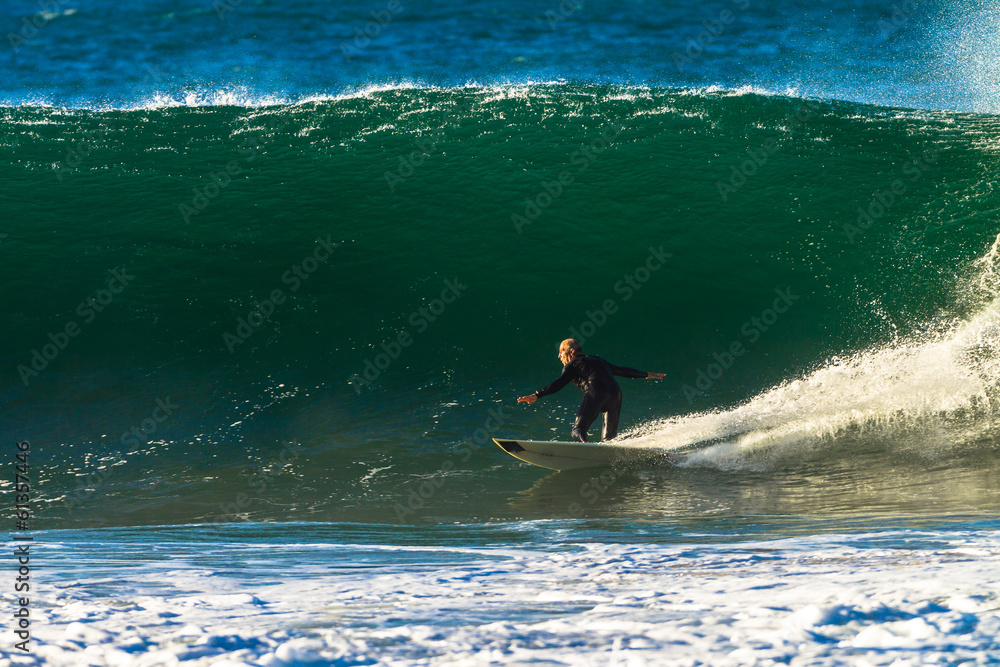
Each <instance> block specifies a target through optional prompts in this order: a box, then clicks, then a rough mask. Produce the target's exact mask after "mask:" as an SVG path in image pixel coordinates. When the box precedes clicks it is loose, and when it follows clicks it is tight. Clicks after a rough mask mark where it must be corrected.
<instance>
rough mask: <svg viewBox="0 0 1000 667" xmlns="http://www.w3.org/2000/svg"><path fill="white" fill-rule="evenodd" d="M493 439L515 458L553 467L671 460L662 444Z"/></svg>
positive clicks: (664, 461)
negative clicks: (643, 444)
mask: <svg viewBox="0 0 1000 667" xmlns="http://www.w3.org/2000/svg"><path fill="white" fill-rule="evenodd" d="M493 442H495V443H497V444H498V445H500V449H502V450H504V451H505V452H507V453H508V454H510V455H511V456H513V457H514V458H516V459H520V460H522V461H524V462H525V463H530V464H532V465H536V466H539V467H541V468H548V469H549V470H575V469H577V468H602V467H609V466H613V465H620V464H630V463H643V464H653V465H655V464H658V463H669V462H670V452H669V451H668V450H665V449H660V448H658V447H630V446H628V445H625V444H622V443H620V442H554V441H545V440H510V439H505V438H493Z"/></svg>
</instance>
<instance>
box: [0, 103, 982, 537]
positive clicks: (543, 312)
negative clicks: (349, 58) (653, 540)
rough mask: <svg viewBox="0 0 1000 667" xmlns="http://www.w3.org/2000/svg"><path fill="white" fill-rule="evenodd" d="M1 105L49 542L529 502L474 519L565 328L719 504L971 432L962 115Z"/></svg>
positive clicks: (10, 305) (519, 475) (973, 164)
mask: <svg viewBox="0 0 1000 667" xmlns="http://www.w3.org/2000/svg"><path fill="white" fill-rule="evenodd" d="M0 115H2V124H3V125H2V127H3V128H4V131H3V135H2V139H0V140H2V143H3V148H4V152H5V153H6V154H7V155H9V156H11V157H10V158H9V159H8V160H5V161H4V162H3V163H2V164H0V179H2V180H3V182H5V183H9V184H11V186H12V187H10V188H9V189H8V190H7V192H5V193H4V194H3V195H0V196H2V200H0V201H2V205H3V208H4V210H5V211H6V212H7V215H5V220H4V222H3V225H4V226H3V228H2V229H0V232H4V236H3V237H2V238H0V253H2V256H3V259H4V261H3V262H2V263H0V274H2V276H3V282H4V285H5V286H6V287H7V290H6V293H7V299H6V303H7V307H6V308H5V309H3V311H2V312H0V317H2V319H3V326H2V327H0V332H2V333H0V335H2V336H3V341H2V345H0V349H2V350H3V367H2V375H0V383H2V385H0V392H2V394H0V396H2V399H3V401H4V404H5V405H7V406H9V409H7V410H5V411H4V412H3V414H2V416H0V432H2V433H3V434H4V436H5V438H6V439H7V440H11V439H14V438H27V439H29V440H31V442H32V444H33V447H34V451H35V452H36V454H35V456H36V459H35V463H36V464H37V465H38V466H39V468H38V471H40V479H39V480H38V483H39V485H40V489H41V492H42V493H43V494H44V496H45V497H46V498H47V499H48V502H47V504H46V506H45V509H44V510H42V511H44V512H47V513H48V515H49V516H50V518H51V521H52V522H54V523H55V524H56V525H62V524H66V525H75V524H77V523H86V522H91V521H95V520H96V517H98V516H103V517H105V518H107V517H108V516H116V517H118V518H117V519H114V521H115V522H122V523H168V522H183V521H211V520H219V519H220V518H230V519H231V518H237V517H238V518H254V519H265V520H269V519H303V518H305V519H312V518H316V519H328V518H339V519H349V520H396V518H397V517H398V516H399V514H400V512H399V508H400V507H403V508H404V509H406V510H408V509H411V506H412V505H414V504H416V505H419V507H420V510H419V512H418V515H419V516H421V517H440V516H453V515H454V516H465V515H475V516H477V517H481V518H482V517H484V516H485V517H486V518H489V517H490V516H492V515H493V514H494V513H497V512H499V513H503V512H507V511H509V512H513V513H515V514H517V513H518V512H525V513H528V514H532V513H535V514H544V513H545V512H546V511H548V510H545V509H544V502H543V501H542V500H538V499H537V498H535V499H532V498H533V496H532V494H528V498H527V500H526V499H525V498H521V500H519V501H517V502H512V503H509V504H507V505H504V504H503V503H502V502H501V503H500V504H501V505H503V506H504V507H508V508H512V509H506V510H497V509H496V504H495V503H493V504H490V502H487V501H485V500H484V501H482V502H479V501H478V500H477V499H478V498H481V497H489V498H490V499H492V500H495V499H496V498H500V499H501V500H502V499H503V498H506V497H507V496H508V495H510V494H511V493H514V492H516V490H517V488H519V486H523V483H524V481H525V480H529V479H533V478H534V477H535V476H536V475H534V472H533V471H528V470H526V469H522V468H517V467H514V464H513V462H512V461H510V460H507V457H505V455H503V454H502V452H500V451H499V450H496V451H494V446H493V445H492V443H489V442H488V438H487V436H488V435H489V434H497V435H499V434H503V435H515V436H522V437H534V438H540V439H552V438H565V437H566V435H567V434H568V429H569V421H570V420H571V418H572V414H573V412H574V411H575V407H576V403H577V401H578V398H579V397H578V395H577V393H576V391H575V389H572V388H569V389H567V390H565V391H564V392H563V393H562V394H559V395H557V396H555V397H552V398H549V399H546V400H544V401H543V402H541V403H539V404H537V405H536V406H534V407H532V408H527V407H525V406H515V405H514V398H515V397H516V396H518V395H521V394H523V393H529V392H530V391H533V390H535V389H537V388H539V387H541V386H542V385H544V384H546V383H547V382H549V381H551V380H552V379H554V378H555V377H556V375H557V374H558V372H559V366H558V362H557V360H556V355H555V346H556V344H557V343H558V342H559V340H561V339H562V338H565V337H568V336H570V335H575V336H577V337H578V338H580V339H581V340H582V341H583V343H584V348H585V350H586V351H587V352H590V353H595V354H600V355H601V356H605V357H607V358H609V359H611V360H612V361H614V362H615V363H618V364H623V365H630V366H635V367H638V368H642V369H645V370H657V371H662V372H665V373H667V376H668V378H667V380H665V381H662V382H660V383H652V382H648V383H647V382H645V381H638V380H634V381H633V380H624V381H623V389H624V391H625V395H626V408H625V412H624V414H623V426H625V427H628V428H632V429H634V433H635V435H637V436H638V437H641V438H652V439H653V440H654V441H656V442H658V443H659V444H661V445H664V446H672V445H674V444H683V442H682V441H685V440H688V441H690V440H692V439H699V438H708V439H717V440H719V444H718V445H717V447H716V448H714V449H712V450H707V451H706V452H703V453H702V454H700V458H698V457H692V458H689V459H688V460H687V463H686V465H689V466H690V468H689V469H690V470H695V469H697V470H700V471H701V472H697V473H695V472H692V473H690V474H692V475H696V477H697V476H698V475H709V476H710V479H714V480H716V482H717V484H716V482H712V484H715V486H714V487H713V488H717V489H718V493H719V494H721V495H720V496H719V497H724V498H730V496H729V495H728V494H729V493H730V490H731V489H730V490H727V489H728V487H726V486H725V484H723V482H721V481H719V480H722V479H724V475H725V474H728V473H727V472H726V471H731V470H733V469H745V470H760V469H761V468H762V467H763V468H767V469H771V470H774V469H784V468H783V466H788V465H791V464H792V463H796V462H801V461H802V460H807V461H812V462H813V463H812V464H814V465H818V466H823V465H828V464H829V465H833V464H830V463H829V460H833V459H834V458H836V459H838V460H840V461H841V463H837V465H842V464H843V463H842V460H843V459H844V458H845V455H846V454H851V455H852V456H853V455H854V454H856V453H858V452H869V453H870V452H871V451H876V452H885V451H892V452H895V453H896V454H899V456H898V457H895V458H893V461H895V462H898V461H899V459H900V457H901V458H902V459H904V460H909V459H907V456H909V454H906V452H910V453H912V452H913V451H917V452H920V456H923V455H925V454H927V453H928V452H930V451H931V450H933V451H934V452H936V453H937V454H940V452H941V450H940V448H939V447H937V445H940V444H941V443H942V442H948V443H950V444H951V445H953V446H957V447H959V449H960V450H961V452H963V453H962V454H961V455H960V458H962V457H964V458H962V461H964V463H962V464H961V465H959V464H958V463H956V464H955V465H954V466H952V467H951V468H950V470H952V474H953V475H954V476H956V477H962V478H963V479H964V478H965V476H966V475H971V476H972V477H974V478H976V479H979V478H980V477H982V475H981V474H980V473H982V470H981V469H980V468H977V467H976V466H977V465H979V464H977V463H975V461H976V460H978V459H977V458H976V457H977V456H978V454H975V452H980V453H981V452H982V451H983V450H982V448H983V447H986V448H987V449H989V448H992V447H994V445H993V444H991V443H993V442H994V440H993V439H992V435H991V434H992V428H991V426H990V424H992V421H991V419H990V416H989V415H990V409H991V407H992V405H993V402H994V398H993V397H994V393H995V389H996V380H997V378H998V377H1000V371H998V369H997V368H996V349H997V343H998V335H997V317H998V315H997V306H996V305H995V303H994V299H995V298H996V289H995V284H994V281H993V270H994V261H993V260H994V256H993V255H994V254H995V249H994V250H993V251H991V250H990V248H991V246H992V245H993V243H994V240H995V238H996V236H997V231H998V230H997V227H996V222H995V217H996V216H995V212H996V210H997V208H998V206H1000V197H998V195H997V193H996V189H995V187H994V186H993V183H992V174H993V173H994V170H995V166H996V153H997V147H996V142H995V139H994V137H995V136H996V130H997V119H996V118H995V117H993V116H986V115H975V114H967V113H952V112H931V111H907V110H903V109H897V108H888V107H879V106H867V105H860V104H855V103H848V102H834V101H824V100H815V99H803V98H798V97H788V96H776V95H765V94H761V93H758V92H753V91H750V90H741V91H727V90H715V89H691V88H686V89H665V88H648V87H634V86H625V85H591V84H588V85H583V84H544V85H543V84H536V85H523V86H519V85H509V86H487V87H478V86H466V87H452V88H421V87H402V88H386V89H372V90H369V91H366V92H361V93H357V94H353V95H344V96H340V97H335V98H329V99H317V100H314V101H308V102H301V103H298V104H278V105H264V106H255V107H247V106H236V105H225V104H221V105H216V106H207V107H194V108H191V107H186V106H181V107H171V106H153V107H149V108H141V109H134V110H105V111H94V110H89V111H88V110H66V109H53V108H44V107H33V106H16V107H6V108H2V109H0ZM755 396H756V398H753V397H755ZM904 442H905V443H907V444H906V447H903V448H902V449H900V443H904ZM484 443H485V444H484ZM776 444H777V445H781V446H780V447H775V446H773V445H776ZM932 445H933V446H932ZM887 448H888V449H887ZM762 452H766V453H762ZM817 452H819V453H817ZM830 452H834V453H838V452H839V454H837V455H836V456H834V454H830ZM969 452H973V453H969ZM827 454H830V456H829V457H827V458H826V459H824V458H823V457H824V456H826V455H827ZM904 454H905V455H904ZM937 454H936V455H937ZM970 457H971V458H970ZM918 458H919V456H918ZM817 461H820V462H819V463H817ZM823 461H826V463H823ZM866 461H867V459H866ZM796 464H797V463H796ZM812 464H811V465H812ZM945 468H946V473H945V474H944V477H942V478H940V481H941V483H942V484H943V485H944V486H947V481H948V479H949V476H948V474H947V469H949V468H948V466H945ZM719 469H721V470H722V472H719ZM819 470H822V468H819ZM712 471H716V472H712ZM883 472H884V471H883ZM910 472H913V471H910ZM663 474H664V475H667V478H668V479H670V480H672V479H674V478H673V477H671V475H677V474H682V473H679V472H677V471H671V472H665V473H663ZM872 474H873V475H875V474H876V473H875V472H873V473H872ZM900 474H902V473H900ZM907 474H909V473H907ZM983 474H985V473H983ZM990 474H993V473H992V472H990ZM711 475H716V477H711ZM718 475H723V477H718ZM987 477H988V475H987ZM751 478H752V476H751V477H748V478H747V479H751ZM684 479H689V478H684ZM699 479H700V478H699ZM901 479H902V478H899V480H901ZM993 479H995V475H994V476H993ZM444 480H448V486H447V487H444V486H443V485H444ZM498 480H499V481H498ZM772 481H773V480H772ZM647 482H648V480H647ZM647 482H642V483H641V484H645V483H647ZM650 483H658V482H655V481H654V482H650ZM745 483H748V484H753V483H754V482H752V481H748V482H745ZM907 483H908V482H907ZM555 484H556V487H557V489H556V491H553V490H552V489H551V488H549V489H548V490H543V491H544V493H542V495H546V494H549V495H546V497H549V496H550V495H551V494H552V493H557V495H558V494H559V493H563V494H564V495H565V494H568V495H569V496H574V495H575V494H577V491H576V489H577V488H578V487H579V483H578V482H566V483H563V482H556V483H555ZM636 484H640V482H636ZM641 484H640V486H641ZM844 484H847V482H844ZM900 484H903V482H902V481H900ZM970 484H971V483H970ZM421 485H423V486H421ZM428 485H429V486H428ZM710 486H711V485H710ZM973 486H975V485H974V484H973ZM432 487H433V488H432ZM441 488H447V491H439V490H438V489H441ZM628 488H629V489H632V491H635V490H636V488H633V487H628ZM846 488H847V487H846V486H845V487H844V489H846ZM892 488H893V489H898V486H893V487H892ZM975 488H976V489H978V490H977V491H976V493H975V494H973V495H975V497H976V498H980V500H979V501H976V502H981V503H987V504H988V503H993V502H995V500H996V495H995V494H994V490H993V487H992V486H990V485H989V484H987V485H986V487H982V486H981V485H980V486H976V487H975ZM427 489H431V490H430V491H428V490H427ZM421 490H423V491H421ZM845 492H846V491H845ZM414 493H416V494H417V496H419V498H418V500H419V503H417V502H416V501H414V502H411V503H410V506H408V505H407V498H413V497H414V496H413V494H414ZM540 493H541V492H540ZM630 493H631V492H630V491H629V490H628V489H625V490H623V491H622V492H621V494H619V495H617V496H615V497H616V498H618V500H616V501H615V502H622V503H626V504H625V505H615V504H613V505H612V506H609V507H606V508H605V509H606V510H607V511H608V512H626V513H627V512H629V511H632V510H630V509H628V508H629V507H631V506H630V505H628V504H627V502H626V499H627V498H629V497H631V496H630V495H629V494H630ZM970 493H972V492H970ZM622 494H624V495H622ZM976 494H979V495H976ZM602 498H604V500H602V503H603V502H605V500H607V499H608V498H611V496H602ZM659 498H660V500H661V501H663V502H666V501H665V500H663V497H662V496H660V497H659ZM983 499H985V500H983ZM966 500H968V499H967V498H966ZM799 501H801V502H806V501H805V500H802V499H801V498H799ZM607 502H611V501H610V500H607ZM678 502H679V501H678ZM685 502H686V501H685ZM692 502H694V501H692ZM699 502H700V501H699ZM726 502H728V501H726ZM775 502H777V501H775ZM962 502H965V501H964V500H963V501H961V502H959V501H958V500H956V503H958V505H961V503H962ZM524 503H527V507H529V509H524V508H525V507H526V505H525V504H524ZM973 504H974V505H975V503H973ZM958 505H956V506H958ZM684 506H685V507H688V505H684ZM693 506H694V505H691V507H693ZM976 506H978V505H976ZM109 507H110V508H111V509H112V510H113V511H112V512H109ZM595 507H596V505H595ZM602 507H603V505H602ZM643 507H644V506H643ZM623 508H624V509H623ZM633 509H635V508H633ZM635 511H636V512H639V511H640V510H639V509H635ZM641 511H645V510H641ZM404 515H406V513H405V512H404ZM408 518H409V519H413V518H414V517H413V516H409V517H408Z"/></svg>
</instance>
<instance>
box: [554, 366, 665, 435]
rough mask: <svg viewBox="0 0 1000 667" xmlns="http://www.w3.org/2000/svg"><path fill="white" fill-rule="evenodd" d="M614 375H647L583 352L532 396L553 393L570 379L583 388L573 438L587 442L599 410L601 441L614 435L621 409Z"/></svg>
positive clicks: (631, 376)
mask: <svg viewBox="0 0 1000 667" xmlns="http://www.w3.org/2000/svg"><path fill="white" fill-rule="evenodd" d="M615 375H618V376H620V377H626V378H644V377H648V376H649V374H648V373H644V372H643V371H637V370H636V369H634V368H624V367H622V366H615V365H614V364H611V363H608V362H607V361H605V360H604V359H601V358H600V357H594V356H591V355H589V354H585V355H581V356H579V357H576V358H574V359H573V360H572V361H571V362H569V363H568V364H566V365H565V366H563V372H562V375H560V376H559V379H558V380H556V381H555V382H553V383H552V384H550V385H549V386H548V387H546V388H545V389H540V390H539V391H536V392H535V396H537V397H539V398H541V397H542V396H548V395H549V394H554V393H556V392H557V391H559V390H560V389H562V388H563V387H565V386H566V385H567V384H569V383H570V382H572V383H573V384H575V385H576V386H577V387H579V388H580V389H582V390H583V403H581V404H580V409H579V410H577V412H576V422H574V423H573V439H574V440H576V441H577V442H587V431H588V430H589V429H590V425H591V424H593V423H594V420H595V419H597V415H599V414H601V413H602V412H603V413H604V440H610V439H611V438H613V437H615V436H616V435H617V434H618V416H619V415H620V414H621V411H622V388H621V387H619V386H618V383H617V382H616V381H615V378H614V376H615Z"/></svg>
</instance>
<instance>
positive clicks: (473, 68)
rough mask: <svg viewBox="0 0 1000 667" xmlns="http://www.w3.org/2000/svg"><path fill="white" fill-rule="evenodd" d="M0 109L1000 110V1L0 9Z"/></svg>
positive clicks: (69, 4) (244, 1) (52, 5)
mask: <svg viewBox="0 0 1000 667" xmlns="http://www.w3.org/2000/svg"><path fill="white" fill-rule="evenodd" d="M0 21H2V23H3V25H2V26H0V30H2V31H3V33H5V35H6V38H5V39H4V43H3V49H2V50H0V68H2V71H3V74H4V76H3V77H2V79H0V101H3V102H4V103H6V104H21V103H26V102H33V103H44V104H55V105H71V106H79V105H84V106H105V105H111V106H131V105H137V104H143V103H146V102H149V101H151V100H155V99H171V100H176V101H182V102H183V101H185V100H195V99H196V100H204V101H213V100H218V101H221V100H228V101H231V102H239V101H248V100H256V101H260V100H267V99H291V100H299V99H302V98H306V97H309V96H326V95H336V94H341V93H344V92H347V91H351V90H357V89H364V88H368V87H371V86H385V85H399V84H413V85H422V86H460V85H463V84H467V83H472V82H475V83H479V84H498V83H527V82H538V81H556V80H569V81H577V82H590V83H594V82H611V83H631V84H640V85H649V86H658V87H680V88H687V87H708V86H722V87H727V88H742V87H754V88H759V89H762V90H766V91H772V92H793V93H795V94H798V95H804V96H814V97H819V98H825V99H843V100H852V101H862V102H870V103H874V104H881V105H894V106H906V107H918V108H941V109H965V110H977V111H991V110H994V109H996V108H997V104H996V94H995V93H996V91H997V85H998V78H997V67H996V64H995V56H996V54H997V38H996V30H995V29H994V28H995V25H996V12H995V8H994V6H993V3H990V2H985V1H978V2H964V3H947V2H939V1H935V0H876V1H868V2H863V1H861V0H856V1H851V0H837V1H822V2H808V1H806V0H779V1H777V2H762V1H760V0H706V1H704V2H699V3H688V2H680V1H663V2H620V1H610V0H608V1H601V0H596V1H587V2H576V1H575V0H559V1H557V0H551V1H550V2H527V1H519V0H514V1H512V2H504V3H494V2H433V3H431V2H415V1H411V0H397V1H396V2H393V1H391V0H386V1H384V2H383V1H372V2H367V1H364V0H359V1H348V2H341V3H336V4H335V5H327V4H324V3H314V2H307V1H303V0H291V1H288V2H281V3H272V2H263V1H259V0H257V1H254V0H214V2H209V1H208V0H204V1H202V2H192V1H183V2H169V3H168V2H155V1H153V2H146V1H143V2H134V3H128V4H120V3H111V2H86V3H85V2H79V1H78V0H48V1H47V2H46V1H44V0H37V1H36V2H15V1H12V0H4V2H2V3H0Z"/></svg>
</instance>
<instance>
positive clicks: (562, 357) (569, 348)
mask: <svg viewBox="0 0 1000 667" xmlns="http://www.w3.org/2000/svg"><path fill="white" fill-rule="evenodd" d="M581 354H583V348H582V347H580V341H578V340H577V339H575V338H567V339H566V340H564V341H563V342H561V343H559V361H561V362H562V363H563V366H565V365H566V364H568V363H569V362H571V361H573V359H574V358H575V357H578V356H580V355H581Z"/></svg>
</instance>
